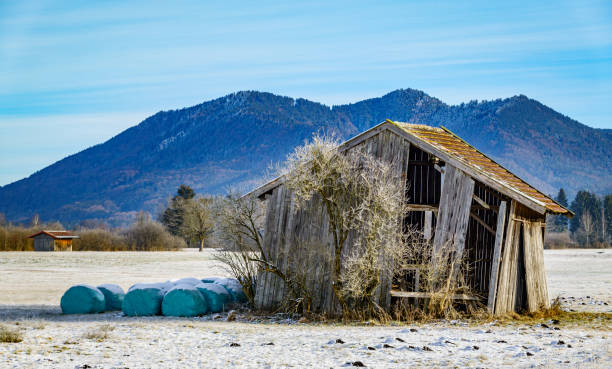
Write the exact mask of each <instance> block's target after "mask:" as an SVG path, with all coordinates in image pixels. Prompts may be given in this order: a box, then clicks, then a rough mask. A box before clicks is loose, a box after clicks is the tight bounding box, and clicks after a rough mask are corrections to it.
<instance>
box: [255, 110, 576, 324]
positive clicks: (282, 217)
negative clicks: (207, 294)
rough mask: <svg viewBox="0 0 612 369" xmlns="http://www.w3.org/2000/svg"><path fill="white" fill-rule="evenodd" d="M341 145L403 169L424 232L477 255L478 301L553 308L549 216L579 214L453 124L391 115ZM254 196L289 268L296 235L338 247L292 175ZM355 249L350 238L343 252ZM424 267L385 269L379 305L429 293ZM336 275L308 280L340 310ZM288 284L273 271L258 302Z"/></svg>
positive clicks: (278, 294) (321, 299) (320, 306)
mask: <svg viewBox="0 0 612 369" xmlns="http://www.w3.org/2000/svg"><path fill="white" fill-rule="evenodd" d="M339 150H340V151H341V152H344V151H349V150H365V151H366V152H368V153H370V154H371V155H373V156H374V157H376V158H378V159H381V160H384V161H387V162H389V163H390V164H391V165H392V166H393V167H394V168H395V170H397V171H398V174H401V176H400V177H401V178H403V179H402V180H403V181H405V183H406V187H405V188H406V199H407V202H408V203H409V204H410V205H409V206H410V207H409V210H410V211H409V213H408V215H407V217H406V219H405V224H406V225H409V226H412V227H414V228H416V229H418V230H420V231H421V232H422V234H423V237H425V238H426V239H428V240H430V241H431V242H432V243H433V247H434V249H435V248H436V247H452V248H453V249H454V252H455V253H457V254H458V255H464V256H466V257H467V259H468V261H469V263H470V266H471V268H470V271H469V276H468V279H469V280H468V283H469V285H470V287H471V290H472V291H474V294H475V296H469V297H468V298H469V299H478V300H480V301H481V302H482V303H483V304H484V305H485V306H487V307H488V309H489V311H490V312H492V313H495V314H503V313H506V312H509V311H534V310H537V309H539V308H542V307H548V306H549V304H550V302H549V296H548V289H547V282H546V275H545V271H544V260H543V259H544V255H543V240H544V231H545V224H546V214H557V215H559V214H561V215H565V216H568V217H571V216H573V214H572V212H571V211H569V210H568V209H566V208H564V207H563V206H561V205H560V204H558V203H556V202H555V201H554V200H552V199H551V198H549V197H548V196H546V195H544V194H543V193H541V192H540V191H538V190H537V189H535V188H534V187H532V186H531V185H529V184H528V183H526V182H525V181H523V180H521V179H520V178H518V177H517V176H516V175H514V174H513V173H511V172H510V171H508V170H506V169H505V168H504V167H502V166H501V165H499V164H498V163H496V162H495V161H493V160H492V159H490V158H489V157H487V156H486V155H484V154H483V153H481V152H480V151H478V150H477V149H475V148H474V147H472V146H471V145H469V144H468V143H467V142H465V141H464V140H462V139H461V138H459V137H458V136H457V135H455V134H454V133H452V132H451V131H449V130H448V129H446V128H444V127H442V128H434V127H430V126H425V125H416V124H406V123H396V122H392V121H390V120H387V121H385V122H383V123H381V124H379V125H377V126H375V127H373V128H371V129H369V130H368V131H366V132H363V133H361V134H359V135H358V136H356V137H353V138H352V139H350V140H348V141H346V142H345V143H343V144H342V145H341V146H340V147H339ZM248 195H250V196H255V197H257V198H259V199H261V200H263V201H264V202H266V203H267V204H265V205H264V206H265V208H266V218H265V225H264V242H263V243H264V248H265V250H266V252H267V253H268V255H269V258H270V260H271V261H273V262H275V263H276V265H277V266H279V267H280V268H281V269H283V268H286V267H287V266H286V265H284V262H283V258H286V255H288V254H289V253H291V252H292V251H296V250H294V249H295V247H296V246H295V245H294V244H293V242H291V240H293V239H295V237H293V236H295V235H296V234H299V235H300V238H301V239H304V237H306V238H310V241H312V242H317V243H323V244H330V250H333V247H332V246H331V239H330V235H329V234H327V232H325V229H326V226H325V225H326V223H327V219H326V213H325V211H318V212H317V211H315V212H310V213H309V214H318V216H312V215H308V214H303V213H304V212H306V211H312V207H313V206H314V207H316V204H314V205H311V206H310V207H311V209H295V207H293V206H292V205H291V204H292V194H291V192H290V191H287V190H286V188H285V186H284V185H283V178H282V177H280V178H277V179H276V180H274V181H272V182H270V183H268V184H266V185H264V186H262V187H260V188H257V189H256V190H254V191H252V192H251V193H250V194H248ZM313 201H315V200H313ZM306 230H311V231H308V232H307V231H306ZM312 230H314V231H312ZM316 230H319V231H316ZM305 241H308V239H305ZM350 249H351V244H349V243H347V244H346V246H345V250H343V255H344V252H346V253H347V254H348V253H350ZM308 258H309V256H308V255H304V260H303V261H302V263H301V265H309V263H310V262H309V259H308ZM313 262H314V261H313ZM420 272H421V271H420V269H419V266H415V268H414V270H413V271H411V272H409V273H407V275H406V276H405V278H404V279H403V280H397V279H395V280H394V279H393V278H392V276H391V275H390V274H391V273H388V275H386V276H383V277H382V278H381V283H380V285H379V287H378V289H377V292H376V298H377V300H378V303H379V305H380V306H383V307H389V306H390V304H391V299H392V298H406V297H407V298H417V299H418V298H427V296H426V295H427V294H426V293H425V292H423V290H422V287H421V286H419V273H420ZM330 278H331V271H330V270H318V271H317V272H316V273H314V275H313V276H312V280H311V281H308V282H307V283H309V284H310V285H312V286H313V287H314V290H317V291H320V294H317V296H313V300H312V305H311V308H312V309H313V310H314V311H319V312H327V313H332V314H334V313H335V312H336V311H337V309H338V302H337V301H336V299H335V297H334V294H333V291H332V288H331V284H330ZM285 290H286V289H285V288H284V286H283V284H282V281H280V280H279V279H278V278H276V277H275V276H274V275H272V274H271V273H265V272H264V273H262V275H260V276H259V278H258V283H257V288H256V294H255V303H256V305H257V306H258V307H259V308H264V309H270V308H274V306H275V305H276V304H278V303H279V302H280V301H281V299H282V297H283V295H284V293H285ZM457 298H466V297H465V296H463V297H462V296H458V297H457Z"/></svg>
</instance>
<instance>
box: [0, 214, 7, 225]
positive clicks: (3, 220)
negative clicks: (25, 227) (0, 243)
mask: <svg viewBox="0 0 612 369" xmlns="http://www.w3.org/2000/svg"><path fill="white" fill-rule="evenodd" d="M4 226H6V215H4V213H0V227H4Z"/></svg>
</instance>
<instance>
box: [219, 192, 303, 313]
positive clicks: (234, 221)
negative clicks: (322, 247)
mask: <svg viewBox="0 0 612 369" xmlns="http://www.w3.org/2000/svg"><path fill="white" fill-rule="evenodd" d="M218 215H219V217H218V218H219V220H220V224H219V229H220V232H219V238H220V243H221V244H222V245H223V248H222V249H221V250H219V251H218V252H217V253H216V255H215V257H216V258H217V260H219V261H221V262H222V263H223V264H224V265H225V267H226V268H227V269H228V271H229V272H230V273H232V275H234V276H235V277H236V279H238V281H239V282H240V283H241V285H242V289H243V291H244V292H245V295H246V296H247V298H248V299H249V300H250V301H251V303H253V302H254V298H255V283H256V278H257V276H258V275H260V274H261V273H262V272H267V273H272V274H274V275H275V276H276V277H278V278H280V279H281V280H282V281H283V282H284V284H285V285H286V286H287V288H288V291H289V296H288V298H287V299H286V301H285V302H283V304H284V305H285V306H283V307H282V309H283V310H291V311H293V312H297V311H301V312H307V311H308V310H309V308H310V297H309V296H310V293H307V292H306V291H305V289H304V284H303V281H304V278H301V277H303V273H301V272H304V273H305V272H306V270H307V268H300V269H299V270H300V271H301V272H297V269H295V268H285V270H284V271H283V270H281V268H280V267H279V266H278V265H277V264H276V263H275V262H274V261H273V260H271V259H270V255H269V254H268V252H267V251H266V249H265V247H264V244H263V242H264V241H263V235H262V231H263V222H264V216H265V213H264V209H263V208H262V206H261V202H260V201H259V200H257V199H255V198H253V197H242V198H241V197H240V196H238V195H237V194H231V195H229V196H227V197H226V198H225V199H224V201H223V203H222V206H220V207H219V213H218ZM296 242H298V241H297V240H296ZM296 244H297V243H296ZM311 250H312V249H311ZM293 256H295V255H293ZM288 260H289V263H292V262H293V261H294V258H288Z"/></svg>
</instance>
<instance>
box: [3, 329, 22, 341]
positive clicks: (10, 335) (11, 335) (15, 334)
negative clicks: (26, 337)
mask: <svg viewBox="0 0 612 369" xmlns="http://www.w3.org/2000/svg"><path fill="white" fill-rule="evenodd" d="M21 341H23V334H21V332H19V331H18V330H14V329H11V328H9V327H7V326H5V325H0V342H2V343H19V342H21Z"/></svg>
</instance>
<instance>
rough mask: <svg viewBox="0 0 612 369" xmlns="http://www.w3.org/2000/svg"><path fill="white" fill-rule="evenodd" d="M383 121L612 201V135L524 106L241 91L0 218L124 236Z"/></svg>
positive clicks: (138, 131)
mask: <svg viewBox="0 0 612 369" xmlns="http://www.w3.org/2000/svg"><path fill="white" fill-rule="evenodd" d="M385 119H391V120H395V121H405V122H408V123H419V124H429V125H436V126H438V125H444V126H445V127H447V128H449V129H450V130H451V131H453V132H455V133H456V134H458V135H459V136H461V137H462V138H464V139H465V140H466V141H467V142H469V143H470V144H472V145H473V146H475V147H476V148H478V149H479V150H481V151H483V152H484V153H485V154H487V155H489V156H491V157H492V158H493V159H494V160H496V161H498V162H499V163H501V164H502V165H504V166H505V167H506V168H508V169H509V170H511V171H513V172H515V173H516V174H517V175H518V176H519V177H521V178H523V179H525V180H526V181H528V182H529V183H531V184H533V185H534V186H536V187H537V188H538V189H540V190H543V191H544V192H545V193H552V192H556V190H557V189H558V188H559V187H564V188H566V189H567V190H568V191H569V192H570V193H575V192H576V191H577V190H579V189H583V188H588V189H590V190H592V191H595V192H599V193H604V192H610V191H611V190H612V185H611V183H612V173H610V172H611V170H610V168H609V163H610V162H612V130H605V129H595V128H591V127H588V126H586V125H584V124H582V123H580V122H577V121H575V120H573V119H571V118H569V117H566V116H564V115H562V114H560V113H558V112H556V111H554V110H553V109H551V108H549V107H547V106H545V105H543V104H541V103H539V102H538V101H536V100H533V99H530V98H528V97H526V96H524V95H517V96H513V97H510V98H505V99H496V100H490V101H481V102H478V101H470V102H468V103H462V104H458V105H448V104H446V103H444V102H442V101H441V100H439V99H437V98H435V97H431V96H429V95H428V94H426V93H425V92H423V91H419V90H413V89H400V90H395V91H392V92H390V93H388V94H385V95H383V96H381V97H376V98H372V99H366V100H362V101H358V102H355V103H351V104H344V105H332V106H327V105H324V104H321V103H318V102H313V101H310V100H306V99H302V98H297V99H296V98H291V97H287V96H279V95H274V94H272V93H268V92H258V91H238V92H235V93H232V94H228V95H226V96H223V97H219V98H217V99H213V100H210V101H205V102H203V103H201V104H197V105H194V106H191V107H185V108H181V109H176V110H167V111H160V112H158V113H156V114H153V115H152V116H150V117H148V118H146V119H145V120H143V121H142V122H141V123H139V124H138V125H136V126H133V127H130V128H128V129H126V130H125V131H123V132H121V133H120V134H118V135H116V136H114V137H112V138H111V139H109V140H107V141H105V142H103V143H100V144H98V145H94V146H92V147H90V148H87V149H85V150H83V151H81V152H79V153H76V154H73V155H69V156H67V157H66V158H64V159H62V160H60V161H58V162H56V163H54V164H52V165H50V166H48V167H46V168H44V169H42V170H39V171H37V172H35V173H33V174H32V175H30V176H29V177H27V178H24V179H22V180H19V181H16V182H13V183H11V184H8V185H5V186H3V187H0V212H5V213H6V217H7V218H8V219H10V220H14V221H23V220H26V219H27V218H29V217H31V216H32V214H34V213H39V214H40V216H41V218H42V219H43V220H60V221H62V222H66V223H67V224H70V223H74V222H77V221H79V220H81V219H87V218H98V219H104V220H106V221H109V222H110V223H112V224H124V223H125V222H128V221H129V220H130V219H131V218H132V217H133V216H134V215H135V213H136V212H137V211H139V210H141V209H144V210H147V211H150V212H152V213H157V212H158V211H159V210H160V209H161V206H162V204H163V203H164V202H165V200H166V199H167V198H168V196H170V195H171V194H172V193H173V192H174V191H175V189H176V187H178V185H179V184H180V183H187V184H189V185H191V186H193V187H194V188H195V189H196V191H197V192H199V193H221V192H223V190H224V189H225V188H227V187H229V186H242V187H247V188H248V187H253V186H254V185H255V184H256V183H257V182H258V180H261V178H262V176H263V174H264V172H265V171H266V168H267V167H268V165H269V164H271V163H275V162H278V161H279V160H282V159H284V157H285V156H286V155H287V154H288V153H289V152H290V151H291V150H292V149H293V148H294V147H295V146H297V145H299V144H301V143H303V142H304V140H305V139H308V138H309V137H311V136H312V133H313V132H317V131H324V132H333V133H335V134H336V135H338V136H339V137H340V138H342V139H346V138H349V137H351V136H354V135H356V134H358V133H359V132H361V131H364V130H366V129H368V128H370V127H372V126H373V125H376V124H378V123H380V122H382V121H384V120H385ZM585 159H587V160H585ZM578 163H580V164H578Z"/></svg>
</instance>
